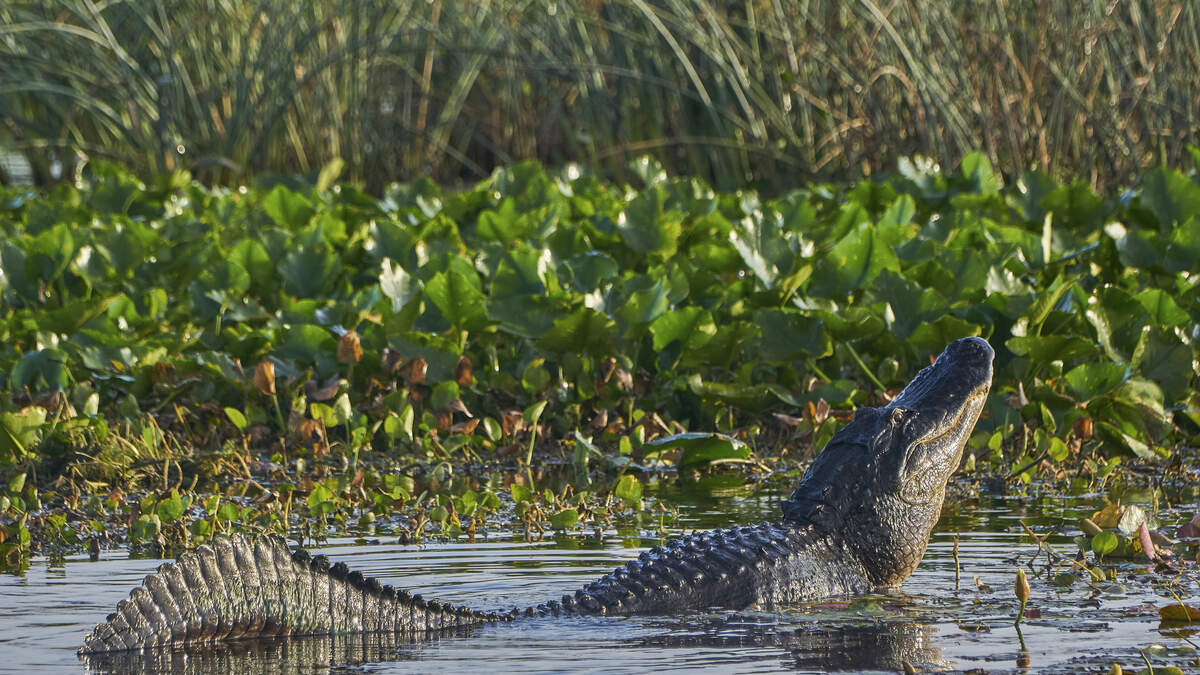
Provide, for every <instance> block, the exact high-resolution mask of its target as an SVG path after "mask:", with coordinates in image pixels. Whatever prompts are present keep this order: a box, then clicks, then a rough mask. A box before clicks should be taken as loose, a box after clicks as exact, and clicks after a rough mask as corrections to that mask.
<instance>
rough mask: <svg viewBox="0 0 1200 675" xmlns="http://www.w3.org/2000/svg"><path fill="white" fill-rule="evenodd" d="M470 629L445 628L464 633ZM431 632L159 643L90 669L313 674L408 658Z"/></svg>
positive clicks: (95, 660)
mask: <svg viewBox="0 0 1200 675" xmlns="http://www.w3.org/2000/svg"><path fill="white" fill-rule="evenodd" d="M473 632H474V631H472V630H461V629H460V630H456V631H453V632H447V633H443V634H442V635H441V636H442V637H447V636H460V637H466V636H469V635H471V634H472V633H473ZM437 637H439V636H434V635H421V636H415V635H398V634H395V633H371V634H361V635H337V636H321V637H316V636H314V637H294V638H275V639H266V640H233V641H229V642H220V643H215V644H209V645H191V646H188V647H186V648H184V647H177V648H171V647H163V648H159V649H148V650H145V651H140V652H116V653H111V654H89V655H87V656H85V657H84V663H85V666H86V667H87V669H88V670H90V671H92V672H96V673H171V674H174V675H185V674H186V675H191V674H197V675H199V674H201V673H203V674H205V675H208V674H211V673H263V674H264V675H266V674H268V673H313V672H321V671H324V670H330V669H340V668H347V667H351V666H359V665H365V664H377V663H387V662H396V661H411V660H412V659H413V658H414V657H413V655H411V654H407V653H405V652H404V651H403V649H404V648H405V647H408V646H410V645H414V644H419V643H422V642H426V641H429V640H433V639H436V638H437Z"/></svg>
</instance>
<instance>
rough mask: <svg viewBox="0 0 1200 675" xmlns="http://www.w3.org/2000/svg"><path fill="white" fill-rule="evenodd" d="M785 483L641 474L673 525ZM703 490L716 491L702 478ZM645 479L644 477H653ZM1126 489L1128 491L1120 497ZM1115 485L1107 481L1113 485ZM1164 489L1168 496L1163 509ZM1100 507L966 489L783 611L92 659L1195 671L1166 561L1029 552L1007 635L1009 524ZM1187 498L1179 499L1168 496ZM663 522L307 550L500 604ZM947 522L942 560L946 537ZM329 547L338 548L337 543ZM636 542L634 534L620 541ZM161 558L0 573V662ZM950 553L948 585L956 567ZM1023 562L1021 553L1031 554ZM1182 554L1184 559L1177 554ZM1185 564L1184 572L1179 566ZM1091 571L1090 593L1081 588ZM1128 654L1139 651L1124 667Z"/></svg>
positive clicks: (1013, 547)
mask: <svg viewBox="0 0 1200 675" xmlns="http://www.w3.org/2000/svg"><path fill="white" fill-rule="evenodd" d="M788 487H789V486H787V485H781V486H763V485H758V486H747V487H746V488H739V487H738V486H729V485H719V486H715V485H714V486H703V485H687V484H681V483H668V484H662V485H657V486H653V488H652V489H653V491H654V494H656V495H658V496H662V497H664V498H669V499H670V500H671V503H673V504H677V505H678V509H679V518H678V520H676V521H674V522H672V521H671V520H670V519H668V520H667V523H666V524H667V528H668V530H669V532H667V533H664V534H665V535H666V536H672V535H674V534H677V533H678V531H679V529H680V528H686V529H687V530H689V531H690V530H692V529H697V528H711V527H719V526H723V525H727V524H729V523H746V522H756V521H761V520H765V519H770V518H772V517H774V515H775V514H776V513H777V511H778V499H779V497H780V495H782V494H786V491H787V489H788ZM706 488H712V489H706ZM649 491H650V490H649V489H648V492H649ZM1126 497H1127V498H1128V499H1127V500H1126V499H1125V498H1126ZM1135 497H1141V500H1140V501H1138V503H1140V504H1142V505H1143V506H1145V507H1146V508H1147V509H1152V508H1153V499H1154V495H1153V494H1150V493H1146V494H1142V495H1137V494H1135V493H1132V492H1126V493H1123V494H1122V498H1123V503H1125V502H1128V503H1133V501H1134V498H1135ZM1108 498H1109V499H1111V498H1112V497H1111V495H1110V496H1109V497H1108ZM1168 499H1169V502H1170V504H1171V505H1173V506H1172V507H1170V508H1166V507H1165V505H1166V503H1167V501H1168ZM1194 501H1195V493H1194V492H1189V493H1187V494H1184V495H1182V498H1181V497H1180V496H1179V495H1168V496H1167V498H1164V499H1163V500H1162V503H1163V505H1164V507H1163V508H1160V510H1159V511H1158V514H1157V516H1158V518H1159V519H1160V521H1161V522H1163V523H1164V527H1166V526H1170V525H1172V524H1178V523H1182V522H1186V521H1187V520H1189V519H1190V518H1191V514H1192V507H1191V504H1193V503H1194ZM1105 503H1106V498H1105V496H1104V495H1096V494H1084V495H1077V496H1069V497H1045V496H1041V497H1032V496H1028V495H991V494H987V493H983V494H980V493H979V492H978V491H975V492H971V491H969V490H967V491H964V493H960V494H959V495H957V496H956V497H955V498H954V499H953V500H952V501H951V502H950V503H948V504H947V508H946V510H945V513H944V514H943V518H942V522H941V524H940V526H939V531H938V532H936V533H935V534H934V536H933V539H932V541H931V542H930V546H929V549H928V551H927V553H926V556H925V560H924V561H923V562H922V564H921V566H920V567H919V568H918V569H917V571H916V573H915V574H914V575H913V576H912V578H910V579H909V580H908V581H907V582H905V584H904V586H903V588H902V589H900V590H897V591H894V592H891V593H887V594H883V595H880V596H872V597H870V598H859V599H856V600H855V601H854V602H846V601H841V602H836V601H835V602H824V603H820V604H819V605H814V606H808V607H799V608H795V610H794V611H789V612H784V613H758V612H752V611H744V612H735V613H732V612H725V613H717V614H692V615H684V616H679V617H670V618H663V617H632V618H549V619H535V620H530V621H521V622H517V623H515V624H509V625H501V626H484V627H481V628H478V629H477V630H475V631H473V632H466V633H456V634H443V635H439V636H436V637H433V638H431V639H425V638H426V636H422V639H421V640H413V639H411V638H407V637H403V636H394V635H392V636H389V635H373V636H343V637H338V638H328V637H326V638H299V639H297V638H293V639H287V640H269V641H258V642H233V643H227V644H223V645H220V646H217V647H210V648H207V649H201V650H199V651H188V652H182V651H175V650H162V651H159V652H156V653H148V654H140V655H124V656H122V655H116V656H109V657H105V658H102V659H96V658H91V659H89V660H88V661H87V662H86V665H87V667H88V668H91V669H93V670H96V671H98V672H191V673H226V672H248V673H256V672H262V673H268V672H270V673H275V672H329V671H331V670H335V671H336V670H339V669H343V670H344V669H352V670H359V669H369V670H371V671H373V672H437V671H446V672H455V673H458V672H483V673H488V674H489V675H491V673H495V672H506V673H507V672H514V671H518V672H548V671H549V672H566V671H571V672H574V671H590V672H596V671H607V672H649V671H681V670H690V669H703V668H716V669H719V670H720V671H721V672H723V673H726V672H733V673H736V672H747V673H749V672H755V673H758V672H781V671H782V672H788V671H796V670H800V671H808V672H830V671H852V672H862V671H867V672H893V673H894V672H897V671H901V670H903V669H904V666H905V665H906V664H907V665H910V666H912V667H913V668H915V669H916V670H917V671H918V672H942V671H946V670H951V671H966V670H970V669H972V668H983V669H985V670H987V671H988V672H1018V673H1019V672H1030V671H1036V672H1077V671H1079V670H1081V669H1092V670H1097V669H1099V670H1107V669H1108V668H1109V666H1111V665H1112V663H1113V662H1114V661H1116V662H1119V663H1121V665H1122V666H1126V667H1132V666H1135V665H1138V664H1141V663H1142V662H1141V655H1140V653H1139V650H1147V649H1149V647H1151V646H1154V645H1162V647H1163V648H1164V649H1165V650H1166V651H1165V652H1162V654H1161V655H1159V653H1158V652H1157V651H1148V652H1147V654H1148V657H1149V658H1151V660H1152V662H1153V663H1154V665H1155V667H1156V668H1157V667H1159V666H1165V665H1177V666H1186V667H1185V668H1184V669H1185V671H1186V670H1187V669H1188V668H1192V669H1194V668H1195V667H1196V664H1195V659H1196V656H1197V653H1196V652H1195V651H1190V652H1189V651H1187V650H1189V649H1192V647H1191V645H1193V644H1194V643H1195V642H1196V641H1197V640H1196V637H1195V636H1194V635H1193V634H1191V632H1190V631H1191V630H1193V629H1194V628H1195V627H1194V626H1185V627H1178V626H1166V625H1160V623H1159V617H1158V613H1157V610H1156V607H1157V606H1161V605H1162V604H1165V603H1171V602H1174V599H1173V597H1172V596H1171V595H1170V593H1175V594H1178V595H1179V596H1180V597H1181V598H1182V599H1183V600H1184V601H1185V602H1188V604H1191V605H1193V606H1195V605H1196V603H1197V601H1196V600H1195V598H1196V597H1198V595H1200V591H1198V588H1197V586H1196V584H1195V582H1194V581H1192V580H1190V579H1192V577H1191V576H1185V577H1183V578H1180V579H1178V580H1176V582H1175V583H1173V584H1171V585H1170V588H1169V591H1170V593H1168V592H1167V590H1168V589H1164V588H1162V587H1161V582H1163V581H1164V577H1163V575H1162V574H1159V573H1155V572H1154V571H1153V570H1152V569H1147V568H1146V566H1145V565H1137V564H1134V563H1132V562H1129V563H1123V564H1120V565H1119V566H1118V569H1117V572H1118V578H1117V579H1116V580H1110V581H1106V582H1105V583H1099V584H1088V583H1084V582H1083V581H1080V580H1077V581H1076V582H1074V583H1071V584H1069V585H1065V586H1064V585H1060V584H1056V583H1055V582H1054V579H1055V577H1056V575H1058V574H1059V573H1061V572H1064V571H1069V570H1067V569H1066V568H1065V567H1064V568H1062V569H1058V568H1055V567H1047V566H1046V563H1045V557H1044V556H1043V557H1041V558H1040V559H1039V561H1038V563H1037V564H1036V565H1035V568H1036V571H1035V572H1033V573H1032V574H1031V577H1030V584H1031V585H1032V587H1033V593H1032V596H1031V598H1030V606H1031V607H1033V608H1036V609H1037V610H1039V611H1040V617H1027V619H1026V621H1024V622H1023V623H1022V624H1021V633H1020V634H1018V633H1017V631H1016V630H1015V629H1014V628H1013V625H1012V620H1013V617H1014V616H1015V614H1014V612H1015V611H1016V601H1015V598H1014V597H1013V592H1012V583H1013V574H1014V571H1015V566H1017V565H1022V566H1025V565H1027V564H1028V561H1029V558H1030V557H1031V556H1032V554H1033V553H1034V551H1035V550H1036V549H1035V547H1034V546H1033V545H1032V543H1031V542H1030V541H1029V539H1028V537H1027V536H1026V535H1025V534H1024V531H1023V529H1022V527H1021V525H1020V524H1019V522H1018V521H1019V520H1023V521H1024V522H1025V523H1026V524H1028V525H1029V526H1030V527H1031V528H1033V529H1034V530H1035V531H1036V532H1038V533H1039V534H1040V533H1045V532H1052V531H1057V532H1058V534H1052V535H1051V538H1050V540H1049V543H1050V545H1051V546H1053V547H1054V548H1055V550H1056V551H1057V552H1058V553H1059V554H1061V555H1065V556H1074V555H1075V552H1076V546H1075V544H1074V543H1073V542H1072V537H1073V536H1074V535H1075V534H1077V533H1078V531H1077V530H1076V529H1074V527H1075V526H1074V523H1075V520H1076V519H1077V518H1079V517H1080V516H1083V515H1091V513H1092V512H1094V511H1095V510H1097V509H1099V508H1102V507H1103V506H1104V505H1105ZM1181 503H1182V506H1179V505H1180V504H1181ZM657 525H658V523H657V522H654V523H646V524H643V526H642V527H641V528H631V529H630V530H628V531H622V532H620V533H618V532H616V531H612V530H608V531H605V532H604V533H603V538H602V539H596V538H595V537H592V536H590V534H589V536H587V537H580V538H570V537H568V538H555V539H547V540H544V541H538V542H525V541H523V540H522V539H521V537H520V536H519V533H501V532H494V531H493V532H490V533H488V536H487V537H486V538H485V537H484V536H482V535H481V536H480V539H479V541H477V542H476V543H473V544H472V543H467V542H429V543H427V544H425V545H422V546H406V545H400V544H396V543H380V544H375V545H364V544H362V543H361V542H353V541H351V540H341V541H340V542H334V545H332V546H329V547H326V548H324V549H323V550H322V551H321V552H323V553H326V554H328V555H329V556H331V557H332V558H334V559H335V560H340V561H344V562H346V563H347V564H348V565H350V566H351V567H352V568H354V569H359V570H362V571H363V572H364V573H366V574H369V575H372V576H377V577H379V578H380V579H382V580H383V581H385V582H386V583H391V584H396V585H400V586H403V587H407V588H410V589H412V590H414V591H416V592H420V593H422V594H424V595H426V596H427V597H433V598H438V599H440V600H444V601H448V602H453V603H461V604H469V605H472V606H475V607H478V608H480V609H485V610H491V609H505V608H509V607H512V606H514V605H528V604H533V603H537V602H542V601H544V600H547V599H550V598H554V597H558V596H561V595H562V594H563V593H566V592H570V591H572V590H574V589H575V588H577V587H578V586H580V585H581V584H583V583H585V582H587V581H589V580H590V579H592V578H594V577H595V576H597V575H599V574H601V573H603V572H607V571H609V570H611V569H612V568H613V567H616V566H618V565H620V564H621V563H623V562H624V561H626V560H629V559H630V558H631V557H634V556H636V555H637V551H638V549H639V548H644V547H648V546H651V545H653V544H655V543H658V535H659V532H658V529H657ZM955 535H957V536H958V538H959V546H958V552H959V559H958V560H957V561H956V559H955V557H954V554H953V551H954V537H955ZM338 544H340V545H338ZM630 544H632V545H633V546H634V547H633V548H630V547H628V545H630ZM158 563H159V561H155V560H130V559H127V558H126V557H125V554H124V553H123V552H120V551H116V552H106V553H105V554H104V555H103V556H102V559H101V560H100V561H99V562H88V561H87V559H86V555H81V556H74V557H72V558H70V559H69V560H67V561H66V562H65V563H63V562H61V561H60V562H57V563H50V562H49V561H47V560H45V559H41V560H37V559H35V560H34V561H33V562H32V564H31V566H30V567H29V569H28V570H27V571H25V572H23V573H21V574H19V575H0V670H12V671H16V672H25V673H32V672H55V673H57V672H64V671H69V670H78V669H79V667H80V661H79V659H78V657H77V656H76V655H75V649H76V648H77V647H78V646H79V644H80V641H81V640H82V639H83V636H84V635H85V634H86V633H87V632H88V631H89V630H90V629H91V628H92V626H93V625H94V624H95V623H96V622H97V621H99V620H100V619H101V618H102V617H103V616H104V615H105V614H106V613H107V612H109V611H112V607H113V606H115V604H116V602H117V601H118V600H121V599H123V598H124V597H126V596H127V595H128V593H129V589H130V588H132V587H133V586H134V585H136V584H137V583H139V582H140V580H141V578H142V576H143V575H145V574H147V573H149V572H151V571H153V569H154V568H155V567H156V566H157V565H158ZM958 566H961V583H960V584H957V585H956V583H955V570H956V568H957V567H958ZM1027 569H1029V568H1027ZM1189 569H1194V568H1189ZM1189 574H1191V573H1190V572H1189ZM1093 586H1095V587H1096V588H1098V589H1099V591H1097V590H1095V589H1094V588H1093ZM1138 667H1139V668H1140V667H1144V664H1143V665H1138Z"/></svg>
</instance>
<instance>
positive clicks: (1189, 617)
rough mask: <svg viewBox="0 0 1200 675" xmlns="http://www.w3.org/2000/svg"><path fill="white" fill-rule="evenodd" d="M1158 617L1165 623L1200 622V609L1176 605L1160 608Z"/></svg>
mask: <svg viewBox="0 0 1200 675" xmlns="http://www.w3.org/2000/svg"><path fill="white" fill-rule="evenodd" d="M1158 616H1159V618H1161V619H1162V620H1163V621H1187V622H1189V623H1192V622H1196V621H1200V609H1196V608H1195V607H1189V606H1188V605H1183V604H1176V605H1167V606H1166V607H1159V608H1158Z"/></svg>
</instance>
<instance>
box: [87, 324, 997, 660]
mask: <svg viewBox="0 0 1200 675" xmlns="http://www.w3.org/2000/svg"><path fill="white" fill-rule="evenodd" d="M993 356H994V354H993V351H992V348H991V347H990V346H989V345H988V343H987V342H986V341H984V340H982V339H980V338H972V337H968V338H962V339H960V340H956V341H955V342H952V343H951V344H950V345H948V346H947V347H946V349H945V350H944V351H943V352H942V353H941V355H939V356H938V358H937V360H936V361H934V362H933V363H932V364H931V365H930V366H928V367H927V368H925V369H923V370H922V371H921V372H919V373H918V374H917V375H916V377H914V378H913V380H912V381H911V382H910V383H909V384H908V386H906V387H905V388H904V390H903V391H901V392H900V393H899V394H898V395H897V396H896V397H895V398H894V399H892V401H891V402H890V403H888V404H887V405H885V406H883V407H881V408H870V407H862V408H859V409H858V410H857V411H856V412H855V415H854V419H853V420H852V421H850V423H849V424H847V425H846V426H845V427H843V428H842V429H841V430H839V431H838V432H837V433H836V434H834V436H833V437H832V438H831V439H830V441H829V443H828V444H827V445H826V446H825V448H824V449H823V450H822V452H821V453H820V454H819V455H817V457H816V459H814V460H813V462H812V464H811V465H810V466H809V467H808V469H807V470H806V471H805V473H804V476H803V478H802V479H801V481H800V483H799V484H798V485H797V487H796V488H795V490H794V491H793V492H792V494H791V496H790V498H789V499H787V500H784V501H783V503H782V511H783V514H782V518H781V519H780V520H779V521H778V522H768V523H761V524H758V525H749V526H739V527H729V528H725V529H719V530H712V531H708V532H702V533H696V534H690V535H687V536H683V537H680V538H678V539H675V540H673V541H671V542H669V543H667V544H665V545H663V546H659V547H655V548H652V549H650V550H648V551H646V552H644V553H642V554H641V556H640V557H639V558H637V559H636V560H633V561H631V562H629V563H628V564H626V565H625V566H624V567H620V568H618V569H616V570H614V571H613V572H611V573H609V574H606V575H604V576H602V577H600V578H599V579H597V580H595V581H593V582H591V583H589V584H587V585H585V586H584V587H583V588H581V589H579V590H578V591H576V592H575V593H574V594H573V595H566V596H563V597H562V599H561V600H553V601H549V602H545V603H543V604H539V605H536V606H532V607H528V608H525V609H513V610H512V611H509V612H488V611H480V610H476V609H471V608H468V607H463V606H453V605H449V604H444V603H441V602H438V601H436V600H425V599H423V598H421V597H420V596H418V595H412V594H410V593H409V592H407V591H405V590H399V589H396V588H393V587H392V586H387V585H383V584H381V583H380V582H379V581H378V580H376V579H373V578H368V577H365V576H363V575H362V574H361V573H359V572H352V571H350V570H349V569H348V568H347V567H346V565H345V564H344V563H340V562H339V563H334V564H331V563H330V561H329V560H328V559H327V558H326V557H325V556H320V555H318V556H312V555H310V554H309V553H308V552H307V551H305V550H303V549H298V550H296V551H294V552H293V551H290V550H289V548H288V546H287V542H286V541H285V540H284V539H283V538H282V537H279V536H254V537H250V536H241V535H235V536H232V537H216V538H214V539H213V540H212V542H211V543H210V544H206V545H202V546H199V547H197V549H196V550H195V551H194V552H190V553H184V554H183V555H181V556H180V557H179V558H178V560H177V561H175V562H170V563H166V564H163V565H161V566H160V567H159V568H158V570H157V571H156V572H155V573H153V574H151V575H149V576H147V577H146V578H145V580H144V581H143V583H142V585H141V586H138V587H137V588H135V589H133V591H132V592H131V593H130V596H129V598H128V599H126V600H122V601H121V602H119V603H118V604H117V608H116V611H115V612H114V613H112V614H110V615H109V616H108V617H107V619H106V620H105V621H104V622H103V623H101V624H99V625H98V626H96V628H95V629H94V630H93V631H92V633H91V634H90V635H89V636H87V638H85V640H84V644H83V646H82V647H81V648H80V650H79V651H80V653H81V654H90V653H101V652H114V651H123V650H144V649H147V648H153V647H159V646H166V645H174V646H177V647H178V646H183V647H186V646H188V645H204V644H211V643H213V642H216V641H223V640H234V639H252V638H277V637H287V636H301V635H339V634H351V633H372V632H387V633H403V634H406V635H410V636H417V637H418V638H419V637H421V636H433V635H436V634H438V633H439V632H444V631H448V630H449V631H454V630H462V629H464V628H470V627H475V626H480V625H483V624H489V623H501V622H511V621H514V620H517V619H518V618H521V617H533V616H547V615H556V616H557V615H562V614H568V615H617V616H622V615H632V614H651V615H673V614H676V613H679V612H685V611H699V610H706V609H710V608H726V609H732V610H738V609H744V608H746V607H750V606H752V605H754V606H757V607H760V608H764V609H772V608H778V607H783V606H788V605H794V604H797V603H801V602H807V601H813V600H818V599H821V598H827V597H833V596H850V595H859V594H863V593H868V592H871V591H873V590H876V589H879V588H884V587H890V586H895V585H898V584H900V583H901V582H902V581H904V579H906V578H907V577H908V576H909V575H910V574H911V573H912V572H913V570H914V569H916V567H917V564H918V563H919V562H920V561H921V558H922V557H923V556H924V554H925V547H926V546H927V544H928V542H929V536H930V534H931V533H932V531H933V528H934V525H935V524H936V523H937V520H938V517H939V515H940V513H941V507H942V501H943V499H944V497H945V492H946V483H947V481H948V480H949V478H950V475H951V474H953V473H954V471H956V470H957V468H958V464H959V461H960V459H961V457H962V452H963V447H964V446H965V444H966V442H967V439H968V437H969V436H970V434H971V431H972V429H974V427H975V423H976V421H977V420H978V419H979V415H980V413H981V412H982V410H983V408H984V404H985V401H986V399H987V393H988V389H989V387H990V386H991V381H992V359H993Z"/></svg>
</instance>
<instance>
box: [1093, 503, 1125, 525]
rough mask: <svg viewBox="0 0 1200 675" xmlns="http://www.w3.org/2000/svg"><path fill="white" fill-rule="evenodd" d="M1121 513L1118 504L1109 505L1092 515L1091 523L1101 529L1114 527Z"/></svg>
mask: <svg viewBox="0 0 1200 675" xmlns="http://www.w3.org/2000/svg"><path fill="white" fill-rule="evenodd" d="M1122 513H1123V511H1122V509H1121V505H1120V504H1109V505H1108V506H1106V507H1104V508H1102V509H1100V510H1099V511H1097V512H1095V513H1093V514H1092V522H1094V523H1096V525H1097V526H1099V527H1102V528H1108V527H1116V526H1117V523H1118V522H1119V521H1120V520H1121V514H1122Z"/></svg>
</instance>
